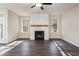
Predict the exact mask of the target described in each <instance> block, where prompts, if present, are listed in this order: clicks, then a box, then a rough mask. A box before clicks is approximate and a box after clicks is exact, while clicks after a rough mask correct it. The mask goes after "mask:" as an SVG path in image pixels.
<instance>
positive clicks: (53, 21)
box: [49, 16, 57, 32]
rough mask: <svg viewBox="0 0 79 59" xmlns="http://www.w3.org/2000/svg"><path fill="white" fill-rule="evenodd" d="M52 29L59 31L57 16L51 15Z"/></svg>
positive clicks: (52, 30)
mask: <svg viewBox="0 0 79 59" xmlns="http://www.w3.org/2000/svg"><path fill="white" fill-rule="evenodd" d="M49 22H50V31H51V32H57V19H56V17H55V16H51V17H50V21H49Z"/></svg>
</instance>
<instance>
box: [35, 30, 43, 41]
mask: <svg viewBox="0 0 79 59" xmlns="http://www.w3.org/2000/svg"><path fill="white" fill-rule="evenodd" d="M35 40H44V31H35Z"/></svg>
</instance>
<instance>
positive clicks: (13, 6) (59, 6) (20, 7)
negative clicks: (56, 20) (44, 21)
mask: <svg viewBox="0 0 79 59" xmlns="http://www.w3.org/2000/svg"><path fill="white" fill-rule="evenodd" d="M32 5H33V3H0V8H8V9H10V10H12V11H14V12H16V13H17V14H18V15H22V16H23V15H29V14H39V13H42V14H53V15H62V14H63V13H65V12H67V11H69V10H70V9H71V8H73V7H75V6H76V5H78V3H53V4H52V5H44V6H43V7H44V10H41V9H40V8H30V7H31V6H32Z"/></svg>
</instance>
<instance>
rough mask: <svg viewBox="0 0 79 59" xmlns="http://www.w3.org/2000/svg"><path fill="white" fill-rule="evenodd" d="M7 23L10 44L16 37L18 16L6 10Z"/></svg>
mask: <svg viewBox="0 0 79 59" xmlns="http://www.w3.org/2000/svg"><path fill="white" fill-rule="evenodd" d="M7 23H8V24H7V27H8V28H7V31H8V32H7V33H8V34H7V35H8V42H11V41H13V40H15V39H17V35H18V33H19V24H18V15H16V13H14V12H13V11H10V10H8V19H7Z"/></svg>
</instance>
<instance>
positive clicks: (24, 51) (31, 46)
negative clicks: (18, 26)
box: [2, 39, 79, 56]
mask: <svg viewBox="0 0 79 59" xmlns="http://www.w3.org/2000/svg"><path fill="white" fill-rule="evenodd" d="M21 41H23V43H21V44H19V45H18V46H16V47H15V48H13V49H11V50H10V51H8V52H6V53H4V54H3V55H2V56H62V54H61V53H60V51H59V49H58V48H57V47H56V45H55V44H54V41H57V44H58V46H59V47H60V48H62V50H63V51H64V52H65V53H66V55H68V54H67V52H68V53H69V54H71V55H72V56H79V48H78V47H75V46H73V45H71V44H69V43H68V42H65V41H63V40H61V39H60V40H53V39H52V40H35V41H32V40H21Z"/></svg>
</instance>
